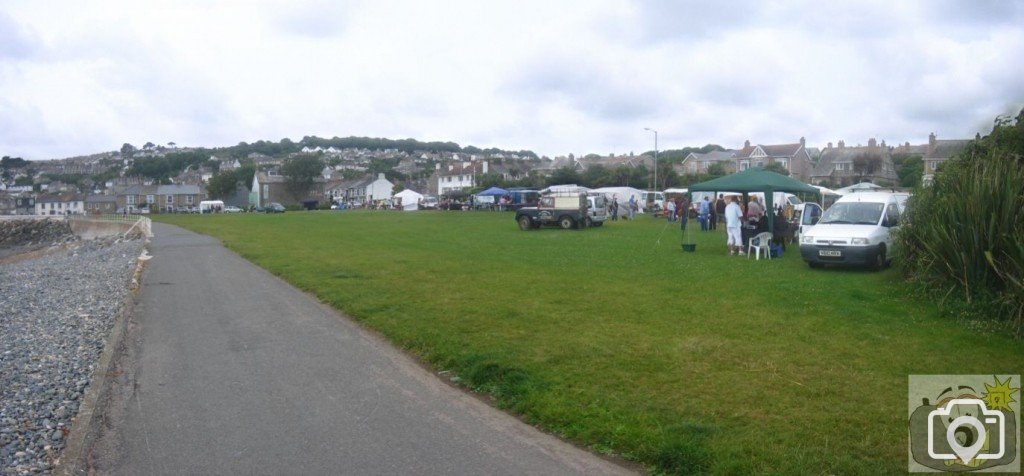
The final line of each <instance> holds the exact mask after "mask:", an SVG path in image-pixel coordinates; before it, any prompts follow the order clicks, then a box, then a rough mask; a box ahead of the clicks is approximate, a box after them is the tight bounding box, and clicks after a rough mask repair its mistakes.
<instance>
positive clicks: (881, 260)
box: [871, 245, 886, 271]
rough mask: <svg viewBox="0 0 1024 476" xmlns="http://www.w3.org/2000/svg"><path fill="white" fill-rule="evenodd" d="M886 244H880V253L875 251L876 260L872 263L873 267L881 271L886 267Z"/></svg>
mask: <svg viewBox="0 0 1024 476" xmlns="http://www.w3.org/2000/svg"><path fill="white" fill-rule="evenodd" d="M885 263H886V261H885V245H878V253H875V260H874V262H872V263H871V269H873V270H875V271H879V270H882V269H885Z"/></svg>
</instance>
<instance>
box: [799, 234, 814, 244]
mask: <svg viewBox="0 0 1024 476" xmlns="http://www.w3.org/2000/svg"><path fill="white" fill-rule="evenodd" d="M800 242H801V243H814V237H813V236H810V235H802V236H800Z"/></svg>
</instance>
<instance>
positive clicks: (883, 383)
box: [159, 212, 1024, 474]
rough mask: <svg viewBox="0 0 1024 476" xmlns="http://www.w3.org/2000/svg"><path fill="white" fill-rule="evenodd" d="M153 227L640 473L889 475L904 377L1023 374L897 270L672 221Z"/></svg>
mask: <svg viewBox="0 0 1024 476" xmlns="http://www.w3.org/2000/svg"><path fill="white" fill-rule="evenodd" d="M159 219H160V220H161V221H166V222H169V223H174V224H178V225H182V226H185V227H187V228H190V229H192V230H195V231H198V232H201V233H206V234H210V235H213V236H216V237H218V238H220V239H221V240H223V241H224V242H225V243H226V244H227V246H229V247H230V248H231V249H233V250H235V251H237V252H239V253H240V254H241V255H242V256H244V257H246V258H247V259H249V260H252V261H253V262H254V263H256V264H258V265H260V266H262V267H264V268H266V269H268V270H270V271H271V272H273V273H275V274H277V275H279V276H281V277H283V278H284V279H286V280H288V281H289V282H291V283H293V284H294V285H296V286H297V287H299V288H301V289H304V290H307V291H310V292H312V293H314V294H315V295H316V296H318V297H319V298H320V299H321V300H323V301H325V302H327V303H329V304H331V305H333V306H335V307H337V308H338V309H341V310H343V311H344V312H346V313H347V314H349V315H351V316H353V317H354V318H356V319H359V320H360V321H362V322H364V323H365V324H366V325H368V326H370V327H372V328H374V329H377V330H379V331H380V332H382V333H383V334H385V335H386V336H387V337H388V338H390V339H391V340H392V341H393V342H395V343H396V344H398V345H400V346H402V347H404V348H406V349H408V350H410V351H411V352H414V353H415V354H417V355H419V356H421V357H422V358H423V359H425V360H426V361H428V362H430V363H431V364H432V365H434V366H435V368H436V369H437V370H439V371H440V370H445V371H448V372H449V373H447V374H446V375H454V376H457V378H458V379H460V380H461V382H462V383H464V384H465V385H467V386H469V387H471V388H473V389H475V390H478V391H482V392H487V393H489V394H490V395H492V396H493V398H494V399H495V402H496V403H497V405H499V406H501V407H503V408H506V409H508V410H510V411H512V412H515V413H517V414H519V415H522V416H523V417H524V418H525V419H526V420H528V421H529V422H531V423H535V424H538V425H540V426H542V427H544V428H546V429H548V430H550V431H552V432H554V433H556V434H559V435H562V436H564V437H566V438H569V439H571V440H573V441H576V442H579V443H582V444H584V445H587V446H590V447H592V448H594V449H595V450H597V451H600V452H605V453H614V454H618V455H621V456H623V457H625V458H628V459H631V460H635V461H638V462H640V463H642V464H644V465H645V466H647V467H648V468H650V469H651V470H653V471H655V472H664V473H693V472H712V473H721V474H751V473H789V474H795V473H799V474H807V473H817V474H822V473H828V474H854V473H857V474H868V473H870V474H881V473H895V472H903V471H905V468H906V452H907V449H906V448H907V439H906V409H907V388H906V387H907V376H908V375H909V374H987V373H998V372H1003V373H1006V372H1012V373H1017V372H1014V371H1019V370H1020V369H1021V368H1024V351H1022V347H1021V345H1020V342H1019V341H1014V340H1012V339H1009V338H1007V337H1005V336H1002V335H995V334H986V333H983V332H978V331H972V330H970V329H968V328H967V327H965V326H963V325H962V324H960V323H956V322H951V321H950V320H949V319H944V318H942V317H941V316H940V314H939V313H938V312H937V310H936V308H935V306H934V305H933V304H931V303H928V302H922V301H920V300H918V299H916V298H913V297H910V296H908V293H907V289H906V288H905V287H904V286H903V285H902V284H901V283H900V281H899V277H898V275H897V273H895V272H893V271H885V272H881V273H872V272H862V271H857V270H835V269H826V270H811V269H808V268H807V266H806V265H804V263H803V262H802V261H801V260H800V258H799V255H798V254H797V253H796V250H795V249H794V248H791V249H790V251H789V252H788V253H787V254H786V255H785V256H784V257H783V258H782V259H779V260H772V261H770V262H766V261H755V260H753V259H743V258H739V257H730V256H727V255H726V253H725V246H724V241H725V239H724V233H723V232H722V231H721V230H719V231H718V232H715V233H701V232H699V231H696V232H693V233H692V234H693V236H694V237H695V239H696V242H697V244H698V246H697V251H696V253H683V252H682V251H681V249H680V243H681V236H680V232H679V229H678V228H677V225H675V224H673V225H672V226H666V225H665V222H664V221H662V220H654V219H652V218H649V217H641V218H640V219H638V220H635V221H632V222H623V221H620V222H615V223H609V224H607V225H606V226H605V227H603V228H596V229H590V230H585V231H562V230H557V229H544V230H540V231H531V232H521V231H519V230H518V229H517V228H516V226H515V223H514V222H513V217H512V215H511V214H504V213H461V212H451V213H412V214H408V213H406V214H402V213H370V212H354V213H352V212H346V213H334V212H312V213H285V214H283V215H273V216H265V215H238V216H173V217H159ZM693 225H695V223H692V222H691V226H693Z"/></svg>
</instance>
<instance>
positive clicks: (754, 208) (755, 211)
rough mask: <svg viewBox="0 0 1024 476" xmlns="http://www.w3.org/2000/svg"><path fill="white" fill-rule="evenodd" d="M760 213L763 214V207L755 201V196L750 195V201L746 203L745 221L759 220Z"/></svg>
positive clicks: (754, 221)
mask: <svg viewBox="0 0 1024 476" xmlns="http://www.w3.org/2000/svg"><path fill="white" fill-rule="evenodd" d="M762 215H764V209H763V208H761V204H760V203H758V202H757V197H750V203H748V204H747V221H750V222H753V223H756V222H758V221H760V220H761V216H762Z"/></svg>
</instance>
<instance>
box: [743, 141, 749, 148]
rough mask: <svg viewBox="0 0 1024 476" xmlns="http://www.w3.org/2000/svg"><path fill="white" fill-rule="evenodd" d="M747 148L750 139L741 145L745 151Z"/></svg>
mask: <svg viewBox="0 0 1024 476" xmlns="http://www.w3.org/2000/svg"><path fill="white" fill-rule="evenodd" d="M747 147H750V139H747V141H746V142H744V143H743V148H744V149H746V148H747Z"/></svg>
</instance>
